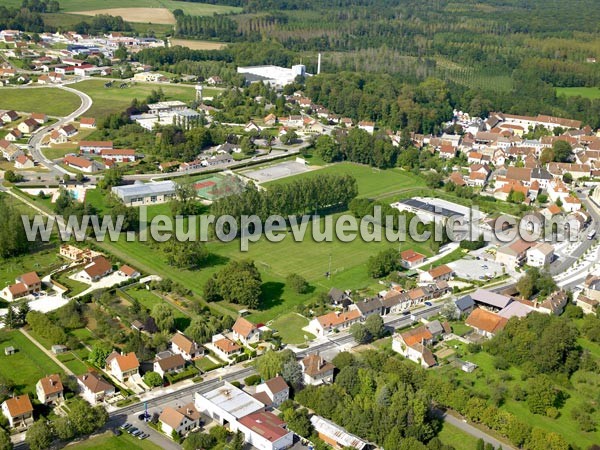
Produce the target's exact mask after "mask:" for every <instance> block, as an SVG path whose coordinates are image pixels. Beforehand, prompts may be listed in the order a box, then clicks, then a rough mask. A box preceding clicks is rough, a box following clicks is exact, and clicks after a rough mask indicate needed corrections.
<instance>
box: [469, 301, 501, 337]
mask: <svg viewBox="0 0 600 450" xmlns="http://www.w3.org/2000/svg"><path fill="white" fill-rule="evenodd" d="M507 322H508V320H507V319H506V318H505V317H502V316H500V315H498V314H496V313H493V312H491V311H486V310H485V309H482V308H477V309H475V310H474V311H473V312H472V313H471V314H469V317H467V320H466V321H465V324H466V325H468V326H470V327H471V328H473V329H474V330H475V332H476V333H477V334H480V335H482V336H485V337H487V338H491V337H493V336H494V335H495V334H496V333H497V332H498V331H500V330H502V329H503V328H504V327H505V326H506V323H507Z"/></svg>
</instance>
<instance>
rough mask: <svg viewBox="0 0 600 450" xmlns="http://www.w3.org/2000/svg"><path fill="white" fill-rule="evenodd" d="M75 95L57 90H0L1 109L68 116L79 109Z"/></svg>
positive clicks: (77, 98)
mask: <svg viewBox="0 0 600 450" xmlns="http://www.w3.org/2000/svg"><path fill="white" fill-rule="evenodd" d="M79 105H81V100H79V97H77V96H76V95H75V94H73V93H71V92H67V91H63V90H62V89H57V88H6V87H4V88H0V109H14V110H16V111H23V112H29V113H32V112H37V113H45V114H48V115H49V116H67V115H69V114H71V113H72V112H73V111H75V110H76V109H77V108H79Z"/></svg>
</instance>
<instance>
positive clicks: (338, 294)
mask: <svg viewBox="0 0 600 450" xmlns="http://www.w3.org/2000/svg"><path fill="white" fill-rule="evenodd" d="M350 292H351V291H342V290H341V289H338V288H331V289H329V292H328V293H327V296H328V297H329V300H330V301H331V304H332V305H334V306H341V307H343V308H347V307H348V306H350V305H351V304H352V297H351V296H350Z"/></svg>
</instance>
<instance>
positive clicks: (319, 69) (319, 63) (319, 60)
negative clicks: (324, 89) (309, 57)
mask: <svg viewBox="0 0 600 450" xmlns="http://www.w3.org/2000/svg"><path fill="white" fill-rule="evenodd" d="M320 73H321V54H320V53H319V57H318V59H317V75H319V74H320Z"/></svg>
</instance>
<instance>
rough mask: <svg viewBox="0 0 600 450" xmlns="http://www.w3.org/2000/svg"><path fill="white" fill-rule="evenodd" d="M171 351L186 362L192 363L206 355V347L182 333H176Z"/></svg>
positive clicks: (172, 340) (172, 339)
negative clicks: (193, 360)
mask: <svg viewBox="0 0 600 450" xmlns="http://www.w3.org/2000/svg"><path fill="white" fill-rule="evenodd" d="M171 350H172V351H173V353H175V354H178V355H181V356H182V357H183V359H185V360H186V361H191V360H192V359H195V358H198V357H200V356H202V355H203V354H204V347H202V346H201V345H198V344H196V342H194V341H193V340H192V339H190V338H188V337H187V336H185V335H184V334H182V333H180V332H177V333H175V334H174V335H173V337H172V338H171Z"/></svg>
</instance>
